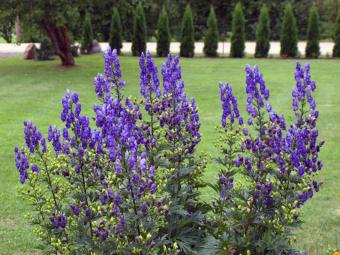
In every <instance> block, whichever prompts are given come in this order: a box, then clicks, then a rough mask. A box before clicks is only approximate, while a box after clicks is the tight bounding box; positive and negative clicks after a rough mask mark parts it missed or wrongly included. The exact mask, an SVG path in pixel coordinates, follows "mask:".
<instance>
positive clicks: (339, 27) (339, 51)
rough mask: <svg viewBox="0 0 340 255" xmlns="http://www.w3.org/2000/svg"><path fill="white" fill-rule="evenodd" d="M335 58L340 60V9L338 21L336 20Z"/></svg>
mask: <svg viewBox="0 0 340 255" xmlns="http://www.w3.org/2000/svg"><path fill="white" fill-rule="evenodd" d="M333 57H334V58H340V9H339V10H338V16H337V19H336V28H335V34H334V48H333Z"/></svg>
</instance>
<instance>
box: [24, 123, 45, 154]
mask: <svg viewBox="0 0 340 255" xmlns="http://www.w3.org/2000/svg"><path fill="white" fill-rule="evenodd" d="M24 127H25V128H24V134H25V141H26V145H27V147H28V148H29V150H30V152H31V153H34V152H35V151H36V150H38V148H39V146H41V148H42V152H43V153H44V152H46V141H45V139H44V138H43V137H42V135H41V133H40V131H39V130H38V129H37V127H36V126H35V125H33V123H32V122H31V121H30V120H29V121H25V122H24Z"/></svg>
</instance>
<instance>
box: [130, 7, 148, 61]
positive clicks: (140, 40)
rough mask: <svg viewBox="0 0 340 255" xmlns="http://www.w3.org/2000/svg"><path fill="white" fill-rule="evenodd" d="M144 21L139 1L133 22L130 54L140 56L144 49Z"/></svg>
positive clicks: (145, 32)
mask: <svg viewBox="0 0 340 255" xmlns="http://www.w3.org/2000/svg"><path fill="white" fill-rule="evenodd" d="M146 34H147V31H146V22H145V15H144V9H143V6H142V4H141V3H139V4H138V5H137V8H136V15H135V18H134V24H133V36H132V48H131V49H132V55H133V56H140V54H141V53H142V52H145V51H146V40H147V38H146Z"/></svg>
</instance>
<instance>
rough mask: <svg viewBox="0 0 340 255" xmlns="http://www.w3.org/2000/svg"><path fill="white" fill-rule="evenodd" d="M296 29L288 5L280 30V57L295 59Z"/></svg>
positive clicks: (296, 51) (296, 49)
mask: <svg viewBox="0 0 340 255" xmlns="http://www.w3.org/2000/svg"><path fill="white" fill-rule="evenodd" d="M297 34H298V29H297V26H296V19H295V17H294V13H293V7H292V5H291V4H290V3H288V4H287V5H286V7H285V10H284V15H283V23H282V30H281V40H280V41H281V51H280V55H281V56H282V57H296V56H297V53H298V48H297V43H298V38H297Z"/></svg>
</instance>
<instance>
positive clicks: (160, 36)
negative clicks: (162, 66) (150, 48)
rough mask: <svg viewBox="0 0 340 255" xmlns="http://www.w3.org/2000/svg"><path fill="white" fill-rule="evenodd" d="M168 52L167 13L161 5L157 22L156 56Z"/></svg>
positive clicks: (163, 55)
mask: <svg viewBox="0 0 340 255" xmlns="http://www.w3.org/2000/svg"><path fill="white" fill-rule="evenodd" d="M169 52H170V32H169V20H168V14H167V13H166V10H165V8H164V7H163V9H162V12H161V14H160V15H159V18H158V23H157V56H159V57H166V56H168V54H169Z"/></svg>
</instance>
